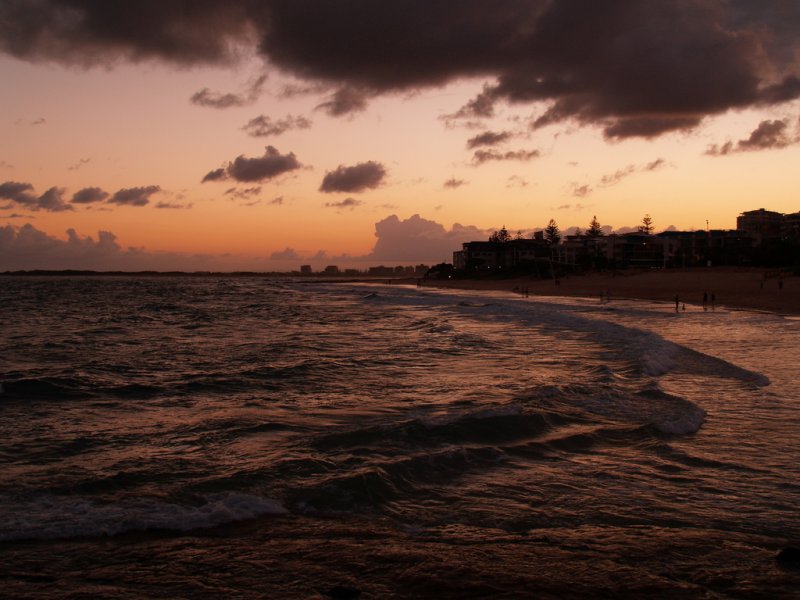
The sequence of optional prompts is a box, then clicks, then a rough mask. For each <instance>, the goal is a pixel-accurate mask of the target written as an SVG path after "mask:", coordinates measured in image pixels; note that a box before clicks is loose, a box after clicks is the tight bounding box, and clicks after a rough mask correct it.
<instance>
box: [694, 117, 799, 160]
mask: <svg viewBox="0 0 800 600" xmlns="http://www.w3.org/2000/svg"><path fill="white" fill-rule="evenodd" d="M788 127H789V121H788V120H785V119H784V120H780V119H777V120H773V121H770V120H767V121H761V123H759V124H758V127H756V128H755V129H754V130H753V131H752V132H751V133H750V136H749V137H748V138H747V139H744V140H739V141H738V142H737V143H736V145H734V144H733V142H731V141H727V142H725V143H724V144H722V145H721V146H719V145H717V144H713V145H711V146H709V147H708V149H707V150H706V152H705V153H706V154H707V155H709V156H725V155H726V154H732V153H734V152H754V151H758V150H774V149H780V148H786V147H787V146H790V145H792V144H796V143H797V142H798V141H800V139H799V138H798V137H790V135H789V133H788V131H787V129H788Z"/></svg>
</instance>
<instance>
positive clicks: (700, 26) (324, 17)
mask: <svg viewBox="0 0 800 600" xmlns="http://www.w3.org/2000/svg"><path fill="white" fill-rule="evenodd" d="M798 30H800V4H798V3H797V2H792V1H783V2H769V3H760V2H754V1H752V0H726V1H722V0H675V1H674V2H664V1H663V0H640V1H637V2H633V1H628V0H611V1H608V2H592V3H587V2H584V1H581V0H559V1H558V2H554V1H551V0H497V1H496V2H492V3H487V2H485V1H484V0H461V1H460V2H418V3H415V4H413V6H410V5H409V3H408V2H407V1H401V0H382V1H381V2H375V1H374V0H352V1H349V2H346V3H345V2H335V1H329V2H319V1H317V0H296V1H293V2H283V1H279V0H263V1H261V2H252V1H251V0H204V1H202V2H191V3H185V2H175V3H172V2H148V3H119V2H86V1H84V2H76V1H75V0H37V1H36V2H22V1H13V2H5V3H3V4H0V50H2V51H3V52H5V53H7V54H10V55H12V56H14V57H17V58H20V59H24V60H28V61H40V62H47V61H57V62H60V63H64V64H70V65H82V66H89V65H98V64H102V65H106V66H113V65H115V64H117V63H119V62H120V61H121V60H126V61H133V62H138V61H143V60H158V61H164V62H167V63H172V64H177V65H182V66H186V65H197V64H230V63H233V62H235V61H237V60H243V59H245V58H248V57H250V56H252V52H253V51H255V52H257V53H259V54H260V56H261V57H262V58H263V59H265V60H266V61H268V62H269V63H270V64H271V65H274V66H275V67H276V68H277V69H280V70H281V71H282V72H284V73H287V74H289V75H293V76H295V77H297V78H298V79H301V80H304V81H306V82H308V83H310V84H320V85H325V86H327V87H328V88H329V89H336V90H337V91H336V92H335V93H334V95H333V97H332V98H331V99H330V100H328V101H327V102H326V103H324V104H323V105H321V108H323V109H324V110H326V111H328V112H329V113H330V114H333V115H342V114H351V113H352V112H353V111H354V110H360V109H363V107H364V106H365V104H366V102H367V100H368V99H369V98H371V97H374V96H376V95H380V94H390V93H396V92H398V91H412V90H418V89H422V88H430V87H436V86H441V85H443V84H445V83H447V82H452V81H457V80H463V79H465V78H476V77H480V78H484V79H485V80H486V81H488V82H490V83H488V84H487V86H486V88H485V89H484V90H483V91H482V92H481V93H480V94H478V95H477V96H476V97H475V98H473V99H472V100H471V101H470V102H469V103H467V104H466V105H465V106H463V107H462V108H461V109H460V110H458V111H457V112H456V113H454V115H453V116H455V117H458V118H468V119H474V118H484V117H489V116H492V115H493V114H494V113H495V109H496V105H497V103H498V102H508V103H516V104H528V105H532V106H536V107H540V108H539V110H540V113H539V114H538V115H537V117H536V118H535V119H534V120H533V126H534V127H543V126H546V125H550V124H555V123H564V122H574V123H578V124H582V125H591V126H598V127H600V128H602V129H603V131H604V133H605V135H606V136H607V137H609V138H617V139H619V138H628V137H645V138H648V137H656V136H659V135H662V134H664V133H668V132H671V131H682V130H687V129H691V128H693V127H696V126H697V125H698V124H700V123H701V122H702V121H703V119H705V118H706V117H708V116H712V115H719V114H723V113H725V112H726V111H729V110H731V109H744V108H748V107H766V106H772V105H776V104H781V103H784V102H788V101H791V100H794V99H796V98H798V97H800V79H798V76H797V62H796V61H797V51H798V44H799V43H800V42H799V41H798V36H797V31H798ZM234 96H236V94H234ZM201 97H202V98H210V99H211V100H212V101H214V100H218V99H221V98H223V97H225V94H219V95H218V96H216V95H214V93H213V92H208V93H207V94H205V95H201ZM223 103H224V102H223Z"/></svg>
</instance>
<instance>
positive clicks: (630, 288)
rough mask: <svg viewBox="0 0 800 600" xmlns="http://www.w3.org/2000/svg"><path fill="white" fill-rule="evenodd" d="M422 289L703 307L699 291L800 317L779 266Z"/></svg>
mask: <svg viewBox="0 0 800 600" xmlns="http://www.w3.org/2000/svg"><path fill="white" fill-rule="evenodd" d="M422 285H423V286H425V287H436V288H445V289H461V290H492V291H507V292H511V293H513V292H515V291H517V292H518V291H519V290H524V289H527V290H528V293H529V294H530V296H532V297H537V296H542V297H547V296H566V297H583V298H593V297H594V298H600V297H601V296H602V297H604V298H608V299H609V300H611V301H613V300H614V298H617V299H629V300H650V301H656V302H664V303H666V304H674V303H675V296H676V295H677V296H678V298H679V302H680V304H681V305H683V304H684V303H685V304H686V306H687V307H688V306H692V307H702V304H703V294H704V293H706V294H707V295H708V306H709V310H710V309H711V300H710V299H711V295H712V294H714V296H715V304H716V306H717V307H718V308H722V307H724V308H728V309H739V310H754V311H762V312H772V313H776V314H781V315H791V316H800V278H799V277H797V276H794V275H787V274H783V275H779V271H777V270H774V269H772V270H765V269H754V268H740V267H707V268H694V269H670V270H660V269H659V270H646V271H617V272H615V273H605V272H604V273H588V274H581V275H567V276H565V277H562V278H561V279H560V280H559V282H558V285H556V282H555V281H554V280H552V279H531V278H530V277H529V276H521V277H516V278H513V279H449V280H444V279H427V280H424V281H423V282H422Z"/></svg>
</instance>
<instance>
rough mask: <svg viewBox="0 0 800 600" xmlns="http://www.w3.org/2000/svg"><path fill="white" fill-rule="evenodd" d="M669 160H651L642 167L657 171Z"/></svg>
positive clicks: (643, 169) (646, 169)
mask: <svg viewBox="0 0 800 600" xmlns="http://www.w3.org/2000/svg"><path fill="white" fill-rule="evenodd" d="M666 164H667V161H665V160H664V159H663V158H657V159H655V160H654V161H651V162H649V163H647V164H646V165H644V166H643V167H642V171H657V170H658V169H660V168H661V167H663V166H666Z"/></svg>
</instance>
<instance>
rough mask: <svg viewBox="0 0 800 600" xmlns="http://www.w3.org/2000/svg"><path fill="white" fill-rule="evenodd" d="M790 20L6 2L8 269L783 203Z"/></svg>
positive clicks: (698, 219) (452, 7)
mask: <svg viewBox="0 0 800 600" xmlns="http://www.w3.org/2000/svg"><path fill="white" fill-rule="evenodd" d="M798 31H800V5H798V3H796V2H791V1H782V0H773V1H769V0H768V1H766V2H758V3H756V2H750V1H743V0H740V1H734V0H730V1H724V0H681V1H676V2H660V1H657V0H641V1H638V2H631V1H622V0H613V1H609V2H599V3H587V2H579V1H576V0H566V1H558V0H552V1H547V0H524V1H523V0H500V1H498V2H491V3H489V2H479V1H464V2H455V1H438V2H435V1H434V2H430V1H429V2H399V1H397V0H387V1H385V2H378V3H376V2H371V1H368V0H357V1H349V2H340V1H336V0H330V1H322V0H320V1H312V0H298V1H297V2H292V3H286V2H280V1H277V0H276V1H269V0H267V1H263V2H256V1H253V0H247V1H245V0H231V1H226V2H215V1H207V2H179V1H173V2H147V1H146V2H111V3H108V2H95V1H90V0H43V1H41V2H35V3H34V2H17V1H7V0H3V1H0V77H2V82H3V83H2V86H0V135H2V140H3V143H2V145H0V269H2V270H7V269H30V268H99V269H113V268H123V269H139V268H164V269H172V268H181V269H259V270H272V269H296V268H298V267H299V265H300V264H312V265H313V266H314V267H315V268H322V267H324V266H325V265H327V264H338V265H339V266H366V265H367V264H381V263H382V264H410V263H417V262H427V263H431V262H440V261H443V260H450V259H451V257H452V254H451V253H452V251H453V250H455V249H457V248H458V247H459V245H460V243H461V242H463V241H467V240H470V239H482V238H483V237H485V236H486V235H488V232H490V231H491V230H494V229H498V228H499V227H501V226H502V225H505V226H506V227H507V228H508V229H509V230H511V231H513V232H516V231H517V230H522V231H523V232H524V233H525V234H530V233H531V232H532V231H533V230H535V229H539V228H542V227H544V226H545V225H546V224H547V222H548V220H549V219H551V218H552V219H555V220H556V221H557V223H558V224H559V226H560V227H561V229H562V230H563V231H566V230H568V229H569V228H570V227H574V226H579V227H582V228H585V227H586V225H587V224H588V222H589V221H590V220H591V218H592V217H593V216H594V215H597V218H598V220H599V221H600V222H601V223H602V224H603V225H604V226H606V227H607V229H608V230H612V229H613V230H615V231H618V230H622V231H625V229H626V228H631V227H635V226H636V225H637V224H638V223H639V222H640V221H641V218H642V216H643V215H644V214H646V213H649V214H650V215H651V216H652V218H653V221H654V223H655V225H656V230H657V231H660V230H662V229H665V228H667V227H670V226H673V227H676V228H678V229H695V228H698V229H699V228H705V227H706V223H708V225H709V226H710V227H711V228H718V229H729V228H734V227H735V225H736V216H737V214H739V213H740V212H742V211H745V210H750V209H754V208H760V207H764V208H767V209H770V210H775V211H780V212H796V211H798V210H800V193H799V192H800V176H798V174H797V171H798V165H800V143H798V141H799V140H800V103H798V98H800V43H798V39H799V38H798V35H797V32H798ZM68 232H69V233H68ZM100 232H104V233H100Z"/></svg>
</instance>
